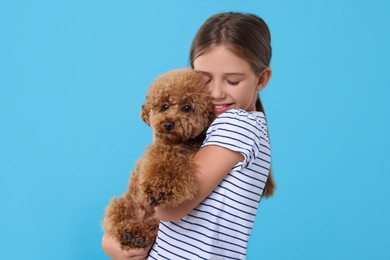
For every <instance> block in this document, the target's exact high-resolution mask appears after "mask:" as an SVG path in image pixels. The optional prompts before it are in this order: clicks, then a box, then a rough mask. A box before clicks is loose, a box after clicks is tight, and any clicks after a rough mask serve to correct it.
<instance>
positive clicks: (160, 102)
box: [141, 69, 214, 143]
mask: <svg viewBox="0 0 390 260" xmlns="http://www.w3.org/2000/svg"><path fill="white" fill-rule="evenodd" d="M141 118H142V120H143V121H144V122H145V123H146V124H148V125H150V126H151V127H152V128H153V132H154V135H155V137H156V138H158V139H160V140H162V141H164V142H167V143H176V142H182V141H186V140H189V139H192V138H195V137H197V136H199V135H200V134H201V133H203V132H204V131H205V129H207V127H208V126H209V125H210V124H211V122H212V120H213V119H214V113H213V110H212V105H211V99H210V97H209V94H208V93H207V90H206V88H205V86H204V82H203V79H202V77H201V76H200V75H199V74H198V73H196V72H195V71H194V70H192V69H178V70H173V71H170V72H168V73H166V74H163V75H161V76H160V77H158V78H157V79H156V80H155V81H154V83H153V84H152V85H151V87H150V88H149V91H148V93H147V95H146V101H145V103H144V104H143V106H142V112H141Z"/></svg>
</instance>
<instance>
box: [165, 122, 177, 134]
mask: <svg viewBox="0 0 390 260" xmlns="http://www.w3.org/2000/svg"><path fill="white" fill-rule="evenodd" d="M163 126H164V128H165V130H167V131H168V132H169V131H171V130H172V129H173V128H174V127H175V123H174V122H172V121H165V122H164V123H163Z"/></svg>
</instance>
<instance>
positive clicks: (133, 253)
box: [102, 233, 153, 260]
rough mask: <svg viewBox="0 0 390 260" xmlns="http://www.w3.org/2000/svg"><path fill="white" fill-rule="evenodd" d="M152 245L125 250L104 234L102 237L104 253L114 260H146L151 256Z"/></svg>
mask: <svg viewBox="0 0 390 260" xmlns="http://www.w3.org/2000/svg"><path fill="white" fill-rule="evenodd" d="M152 246H153V244H151V245H150V246H148V247H145V248H138V249H129V250H123V249H122V248H121V247H120V244H119V242H118V241H116V240H115V239H114V238H113V237H111V236H109V235H107V234H106V233H104V235H103V237H102V248H103V251H104V253H106V255H107V256H108V257H110V258H111V259H112V260H144V259H146V258H147V257H148V255H149V250H150V248H151V247H152Z"/></svg>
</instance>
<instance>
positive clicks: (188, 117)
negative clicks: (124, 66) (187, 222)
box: [103, 69, 214, 249]
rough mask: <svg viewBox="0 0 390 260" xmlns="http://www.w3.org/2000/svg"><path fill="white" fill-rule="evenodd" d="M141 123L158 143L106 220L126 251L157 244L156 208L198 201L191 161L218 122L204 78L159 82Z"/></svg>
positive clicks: (174, 74)
mask: <svg viewBox="0 0 390 260" xmlns="http://www.w3.org/2000/svg"><path fill="white" fill-rule="evenodd" d="M141 118H142V120H143V121H144V122H145V123H146V124H147V125H149V126H151V127H152V129H153V143H152V144H151V145H150V146H149V147H148V148H147V149H146V150H145V153H144V155H143V156H142V157H141V158H140V159H139V160H138V161H137V163H136V166H135V169H134V171H133V173H132V174H131V177H130V181H129V185H128V190H127V192H126V193H125V194H123V195H122V196H121V197H119V198H114V199H113V200H112V201H111V202H110V204H109V205H108V207H107V209H106V212H105V216H104V220H103V226H104V228H105V232H107V234H109V235H111V236H113V237H114V238H115V239H117V240H118V241H119V242H120V244H121V246H122V248H124V249H125V248H141V247H147V246H149V245H150V244H151V243H153V242H154V240H155V238H156V236H157V231H158V225H159V220H158V219H157V217H156V213H155V211H154V207H155V206H157V205H172V206H175V205H178V204H180V203H182V202H183V201H185V200H189V199H192V198H193V197H194V196H195V195H196V192H197V182H196V178H195V172H196V165H195V164H194V163H193V160H192V157H193V155H194V154H195V153H196V151H198V149H199V148H200V146H201V144H202V142H203V140H204V138H205V133H206V130H207V128H208V126H209V125H210V124H211V122H212V121H213V120H214V113H213V110H212V105H211V100H210V98H209V95H208V93H207V91H206V89H205V86H204V82H203V79H202V77H201V76H200V75H199V74H198V73H196V72H194V71H193V70H192V69H179V70H174V71H171V72H168V73H166V74H164V75H162V76H160V77H158V78H157V79H156V80H155V82H154V83H153V84H152V85H151V87H150V88H149V90H148V93H147V95H146V101H145V103H144V104H143V106H142V112H141Z"/></svg>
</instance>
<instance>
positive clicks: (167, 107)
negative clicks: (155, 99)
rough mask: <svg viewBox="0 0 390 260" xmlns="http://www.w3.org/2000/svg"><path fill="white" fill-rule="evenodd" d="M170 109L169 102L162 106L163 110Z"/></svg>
mask: <svg viewBox="0 0 390 260" xmlns="http://www.w3.org/2000/svg"><path fill="white" fill-rule="evenodd" d="M168 109H169V106H168V105H167V104H164V105H162V106H161V109H160V110H161V111H162V112H164V111H167V110H168Z"/></svg>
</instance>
